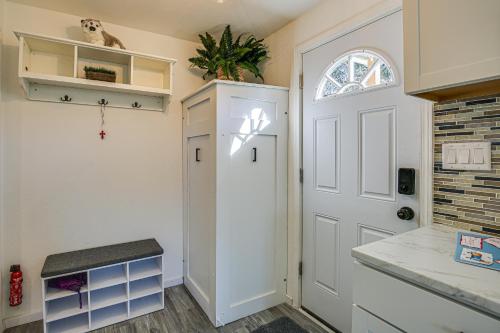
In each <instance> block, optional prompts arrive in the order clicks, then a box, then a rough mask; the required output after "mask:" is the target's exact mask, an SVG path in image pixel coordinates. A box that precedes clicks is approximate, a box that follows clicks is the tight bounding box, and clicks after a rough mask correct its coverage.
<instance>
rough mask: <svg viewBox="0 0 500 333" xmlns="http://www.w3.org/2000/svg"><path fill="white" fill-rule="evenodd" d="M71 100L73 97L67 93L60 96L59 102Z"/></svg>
mask: <svg viewBox="0 0 500 333" xmlns="http://www.w3.org/2000/svg"><path fill="white" fill-rule="evenodd" d="M72 100H73V99H72V98H71V97H69V96H68V95H64V97H61V102H71V101H72Z"/></svg>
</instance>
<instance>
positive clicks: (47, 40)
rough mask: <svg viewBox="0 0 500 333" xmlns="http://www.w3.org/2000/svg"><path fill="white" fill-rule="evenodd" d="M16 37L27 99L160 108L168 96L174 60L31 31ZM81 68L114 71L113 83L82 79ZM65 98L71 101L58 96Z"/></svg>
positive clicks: (170, 93) (21, 78) (170, 90)
mask: <svg viewBox="0 0 500 333" xmlns="http://www.w3.org/2000/svg"><path fill="white" fill-rule="evenodd" d="M15 35H16V36H17V38H18V39H19V69H18V74H19V79H20V82H21V85H22V87H23V89H24V90H25V92H26V95H27V97H28V98H29V99H32V100H40V101H47V102H58V103H74V104H83V105H97V101H98V100H100V99H102V98H104V99H106V100H108V101H109V106H112V107H121V108H134V109H137V108H139V109H143V110H152V111H163V110H164V106H165V104H166V101H167V100H168V98H169V96H171V95H172V87H173V67H174V64H175V62H176V60H175V59H170V58H165V57H160V56H155V55H150V54H145V53H140V52H134V51H129V50H122V49H117V48H111V47H106V46H99V45H94V44H90V43H85V42H79V41H74V40H69V39H64V38H55V37H49V36H43V35H37V34H31V33H23V32H15ZM85 66H93V67H103V68H106V69H110V70H114V71H115V72H116V82H104V81H96V80H88V79H86V78H85V72H84V70H83V69H84V67H85ZM64 96H69V98H70V99H71V100H69V99H66V100H64V101H63V100H61V97H64ZM136 102H137V103H136ZM132 105H134V106H132Z"/></svg>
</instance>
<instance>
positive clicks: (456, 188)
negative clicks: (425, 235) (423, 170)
mask: <svg viewBox="0 0 500 333" xmlns="http://www.w3.org/2000/svg"><path fill="white" fill-rule="evenodd" d="M474 141H491V142H492V149H491V152H492V156H491V162H492V170H491V171H454V170H453V171H452V170H443V168H442V159H441V152H442V150H441V148H442V144H443V143H454V142H474ZM434 222H435V223H441V224H447V225H452V226H455V227H458V228H462V229H468V230H474V231H480V232H488V233H500V96H494V97H487V98H481V99H469V100H462V101H451V102H446V103H439V104H435V106H434Z"/></svg>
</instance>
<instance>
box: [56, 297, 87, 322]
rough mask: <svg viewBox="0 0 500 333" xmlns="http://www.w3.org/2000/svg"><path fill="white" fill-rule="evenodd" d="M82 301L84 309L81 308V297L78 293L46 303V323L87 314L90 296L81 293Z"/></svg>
mask: <svg viewBox="0 0 500 333" xmlns="http://www.w3.org/2000/svg"><path fill="white" fill-rule="evenodd" d="M81 299H82V307H80V296H79V295H78V294H77V293H74V294H73V295H71V296H67V297H63V298H58V299H54V300H52V301H48V302H46V311H47V312H46V321H47V322H52V321H56V320H59V319H63V318H67V317H71V316H75V315H77V314H80V313H84V312H87V310H88V294H87V293H86V292H84V293H81Z"/></svg>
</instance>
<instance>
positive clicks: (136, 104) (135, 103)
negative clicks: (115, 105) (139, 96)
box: [132, 102, 142, 109]
mask: <svg viewBox="0 0 500 333" xmlns="http://www.w3.org/2000/svg"><path fill="white" fill-rule="evenodd" d="M132 107H133V108H134V109H140V108H141V107H142V105H141V104H139V103H137V102H134V103H132Z"/></svg>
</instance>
